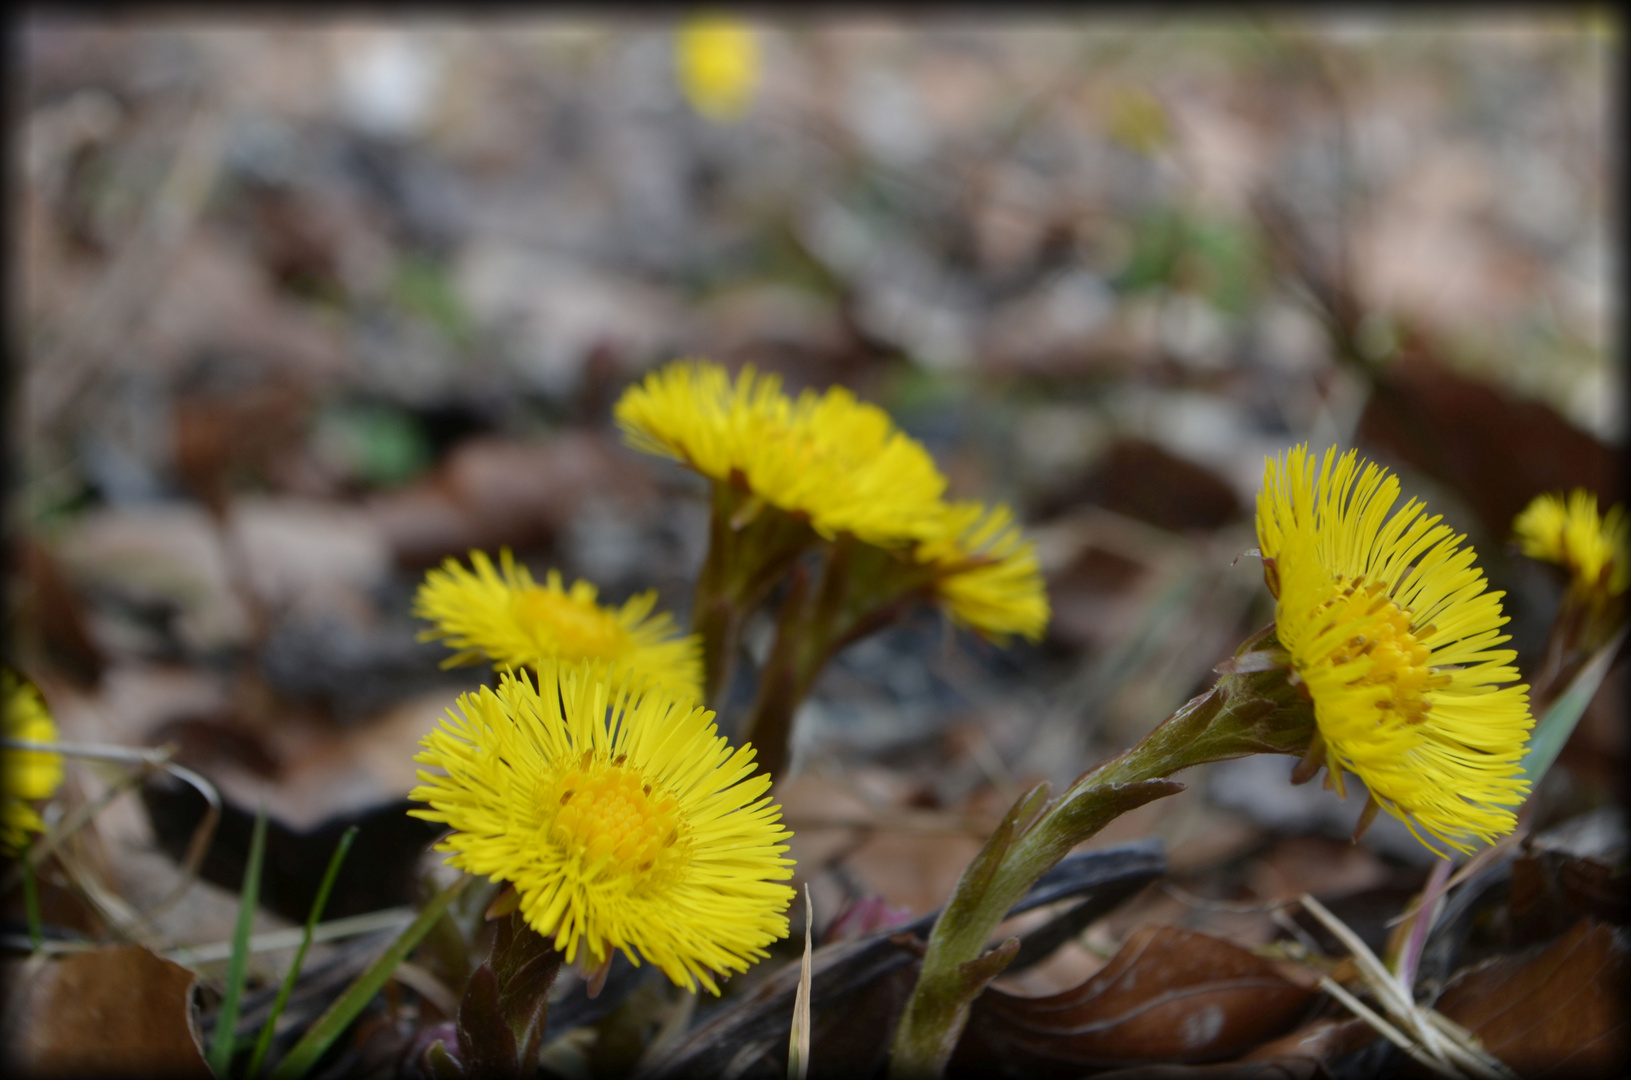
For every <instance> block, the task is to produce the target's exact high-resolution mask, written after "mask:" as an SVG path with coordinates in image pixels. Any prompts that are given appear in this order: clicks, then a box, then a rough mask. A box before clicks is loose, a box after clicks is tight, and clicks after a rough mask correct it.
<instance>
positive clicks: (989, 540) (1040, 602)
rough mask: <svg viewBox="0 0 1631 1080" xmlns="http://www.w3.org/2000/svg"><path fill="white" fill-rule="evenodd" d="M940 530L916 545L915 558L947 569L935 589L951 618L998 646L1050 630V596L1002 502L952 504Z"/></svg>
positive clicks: (1037, 636)
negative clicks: (1015, 635) (1011, 636)
mask: <svg viewBox="0 0 1631 1080" xmlns="http://www.w3.org/2000/svg"><path fill="white" fill-rule="evenodd" d="M941 530H942V531H941V533H940V535H939V536H937V537H935V538H934V539H933V540H929V541H926V542H925V543H922V544H920V545H918V549H917V560H918V562H920V563H926V564H929V565H932V566H934V567H936V568H937V569H943V570H945V571H947V573H945V575H944V576H942V577H939V578H937V579H936V581H935V584H934V589H935V592H936V594H937V595H938V596H939V597H940V599H941V601H942V602H943V603H944V604H945V605H946V607H947V609H948V610H949V611H950V613H951V617H952V619H953V620H954V621H955V622H957V623H959V624H961V625H963V626H967V627H969V628H970V629H972V630H975V631H977V632H979V633H981V634H983V635H985V636H986V637H989V638H991V639H993V640H995V641H996V642H998V643H999V644H1006V643H1007V641H1008V638H1009V636H1010V635H1012V634H1019V635H1021V636H1022V637H1025V638H1027V639H1029V640H1031V641H1040V640H1041V639H1042V635H1043V633H1044V632H1045V631H1046V630H1047V628H1048V594H1047V592H1046V591H1045V590H1044V589H1043V587H1042V572H1041V570H1040V569H1039V568H1038V566H1037V562H1036V545H1035V544H1032V543H1029V542H1028V541H1026V540H1025V539H1024V537H1023V535H1022V534H1021V532H1020V530H1019V527H1018V526H1017V525H1015V524H1014V517H1013V514H1012V513H1011V512H1010V511H1009V509H1008V507H1006V506H1003V505H1001V504H999V505H997V506H994V507H988V506H986V505H985V504H984V503H980V502H959V503H952V504H951V505H949V506H947V507H946V510H945V513H944V514H943V515H942V517H941Z"/></svg>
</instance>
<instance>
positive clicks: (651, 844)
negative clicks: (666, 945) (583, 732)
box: [546, 754, 683, 875]
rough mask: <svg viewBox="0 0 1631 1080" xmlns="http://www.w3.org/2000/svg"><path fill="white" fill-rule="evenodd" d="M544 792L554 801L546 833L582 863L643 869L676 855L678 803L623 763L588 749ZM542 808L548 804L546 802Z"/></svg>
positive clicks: (620, 871)
mask: <svg viewBox="0 0 1631 1080" xmlns="http://www.w3.org/2000/svg"><path fill="white" fill-rule="evenodd" d="M584 756H585V759H586V760H583V761H581V762H580V763H579V765H578V767H577V768H574V769H571V770H568V771H567V773H566V774H565V775H564V776H563V777H562V778H561V779H560V781H559V782H558V783H557V784H556V785H555V786H554V787H553V788H552V789H551V791H550V793H549V794H548V795H546V798H548V799H549V800H550V801H551V802H553V803H554V805H555V806H556V808H557V809H556V810H555V820H554V822H553V823H552V824H551V825H550V828H549V836H550V839H551V840H553V841H554V842H555V843H557V844H560V845H561V846H562V847H563V848H565V849H566V850H568V851H570V852H573V853H575V854H578V855H581V856H582V858H583V861H584V865H585V868H586V869H594V868H599V869H601V870H603V871H604V872H606V873H608V874H612V875H638V874H647V873H649V872H651V871H652V870H654V869H658V868H660V867H667V866H669V865H671V864H672V863H673V862H674V861H675V860H676V859H677V858H678V857H679V854H680V852H679V849H680V848H681V847H682V846H683V845H682V844H681V843H680V840H681V836H680V833H681V828H680V814H679V803H678V800H676V799H675V798H674V796H673V795H671V794H669V792H668V791H666V790H664V789H662V788H660V787H657V786H655V785H653V784H652V783H650V782H649V781H646V780H644V779H643V778H642V777H641V775H640V774H639V773H638V772H636V771H635V770H633V769H630V768H627V767H625V765H624V758H623V757H621V756H620V757H618V758H616V759H614V760H613V761H610V762H607V761H595V760H593V759H592V757H591V756H590V755H588V754H585V755H584ZM546 809H547V807H546Z"/></svg>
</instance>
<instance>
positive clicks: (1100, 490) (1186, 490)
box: [1036, 438, 1241, 532]
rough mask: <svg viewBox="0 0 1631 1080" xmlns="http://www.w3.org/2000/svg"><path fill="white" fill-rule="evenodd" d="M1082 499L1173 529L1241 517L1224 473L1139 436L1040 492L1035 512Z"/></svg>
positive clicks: (1051, 511)
mask: <svg viewBox="0 0 1631 1080" xmlns="http://www.w3.org/2000/svg"><path fill="white" fill-rule="evenodd" d="M1083 502H1094V503H1098V504H1099V505H1101V506H1103V507H1105V508H1106V509H1109V510H1114V511H1115V512H1116V513H1118V514H1125V515H1126V516H1128V517H1130V518H1135V519H1137V520H1139V521H1144V522H1148V523H1149V524H1151V525H1155V526H1158V527H1160V528H1163V529H1170V530H1172V531H1174V532H1180V531H1182V530H1185V529H1215V528H1218V527H1220V526H1222V525H1227V524H1228V523H1229V522H1231V521H1235V520H1238V519H1239V518H1240V515H1241V507H1240V500H1239V499H1238V498H1236V497H1235V489H1234V487H1233V486H1232V485H1231V484H1230V483H1229V482H1228V481H1227V480H1225V479H1224V478H1223V477H1221V476H1219V475H1218V474H1217V473H1216V472H1214V471H1213V470H1211V469H1208V468H1207V467H1206V466H1204V465H1198V464H1196V463H1195V462H1192V461H1188V460H1186V459H1184V458H1181V457H1178V456H1177V455H1176V454H1173V453H1171V452H1170V451H1168V450H1165V449H1163V448H1162V447H1160V446H1158V445H1156V444H1155V443H1153V442H1150V441H1148V440H1146V439H1138V438H1120V439H1117V440H1116V441H1115V442H1114V443H1112V444H1111V445H1110V448H1109V449H1108V450H1107V451H1106V452H1105V454H1104V456H1103V457H1102V458H1100V459H1099V460H1098V461H1097V462H1096V463H1095V464H1094V466H1093V468H1092V470H1091V471H1089V472H1087V473H1085V474H1083V475H1081V476H1079V477H1077V478H1075V479H1074V480H1071V481H1068V482H1067V483H1065V484H1063V485H1061V486H1059V487H1058V488H1057V489H1055V490H1054V491H1052V492H1050V493H1048V494H1047V495H1046V496H1044V497H1043V499H1042V500H1041V505H1040V506H1039V507H1038V509H1037V512H1036V516H1037V517H1038V518H1044V519H1045V518H1049V517H1052V516H1054V515H1056V514H1059V513H1062V512H1064V511H1066V510H1069V509H1071V508H1072V507H1074V506H1075V505H1077V504H1078V503H1083Z"/></svg>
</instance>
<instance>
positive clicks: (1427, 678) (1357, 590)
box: [1321, 576, 1450, 724]
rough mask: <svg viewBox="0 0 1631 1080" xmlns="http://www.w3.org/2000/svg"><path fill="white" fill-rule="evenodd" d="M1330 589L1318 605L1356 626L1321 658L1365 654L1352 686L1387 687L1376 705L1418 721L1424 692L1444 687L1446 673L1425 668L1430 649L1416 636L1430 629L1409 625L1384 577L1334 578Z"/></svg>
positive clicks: (1334, 619)
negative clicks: (1373, 579) (1375, 579)
mask: <svg viewBox="0 0 1631 1080" xmlns="http://www.w3.org/2000/svg"><path fill="white" fill-rule="evenodd" d="M1332 591H1333V595H1332V596H1331V598H1330V599H1329V600H1327V601H1325V603H1324V604H1323V605H1321V610H1322V611H1325V612H1326V613H1328V614H1329V616H1330V618H1331V624H1332V625H1338V626H1340V625H1355V626H1358V627H1360V628H1361V629H1360V632H1359V633H1356V634H1354V635H1353V636H1352V637H1350V638H1348V639H1347V640H1346V641H1344V642H1343V643H1342V644H1341V645H1339V646H1337V648H1336V649H1335V650H1334V651H1333V652H1332V653H1331V654H1330V655H1329V656H1328V657H1327V658H1326V662H1327V663H1330V664H1332V665H1338V664H1347V663H1350V662H1352V661H1354V660H1357V659H1359V658H1360V657H1365V658H1367V659H1368V661H1369V663H1368V664H1367V665H1366V667H1365V674H1363V675H1361V676H1360V677H1359V678H1357V679H1355V680H1354V681H1353V683H1352V685H1355V686H1386V687H1388V689H1389V694H1388V696H1387V697H1385V698H1383V699H1382V700H1381V701H1379V702H1378V703H1377V707H1378V708H1381V709H1398V710H1399V711H1400V712H1401V713H1402V714H1403V716H1404V719H1405V720H1406V721H1408V722H1409V723H1413V724H1419V723H1421V722H1422V721H1423V720H1425V719H1426V717H1427V708H1428V701H1427V699H1426V697H1425V696H1424V695H1425V692H1426V691H1428V690H1432V689H1437V688H1438V687H1442V686H1448V685H1450V676H1449V675H1447V674H1443V673H1440V672H1437V671H1434V670H1433V669H1432V668H1431V667H1429V666H1428V661H1429V660H1430V659H1432V655H1433V650H1432V649H1430V648H1428V647H1427V646H1426V645H1424V644H1422V639H1423V638H1426V637H1428V636H1429V635H1431V634H1432V632H1433V627H1431V626H1424V627H1422V628H1420V629H1415V628H1412V626H1411V623H1410V612H1409V611H1407V610H1405V609H1404V608H1401V607H1400V606H1399V605H1398V604H1396V603H1394V602H1393V599H1392V598H1391V597H1389V596H1388V595H1387V582H1385V581H1379V582H1373V583H1371V584H1369V585H1366V584H1365V579H1364V577H1363V576H1360V577H1357V578H1353V579H1351V580H1345V579H1340V578H1339V579H1338V580H1337V581H1336V582H1334V583H1333V590H1332Z"/></svg>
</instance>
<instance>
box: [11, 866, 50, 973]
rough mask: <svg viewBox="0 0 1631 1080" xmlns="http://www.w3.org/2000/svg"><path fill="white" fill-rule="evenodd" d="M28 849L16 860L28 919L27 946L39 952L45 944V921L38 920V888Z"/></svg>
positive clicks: (24, 908)
mask: <svg viewBox="0 0 1631 1080" xmlns="http://www.w3.org/2000/svg"><path fill="white" fill-rule="evenodd" d="M29 855H30V852H29V851H28V849H26V848H25V849H23V854H22V856H21V857H20V858H19V859H18V860H17V863H18V865H19V866H21V867H22V868H23V910H24V912H25V913H26V916H27V918H28V944H29V946H30V947H31V948H32V949H33V950H34V951H35V952H39V951H40V949H41V947H42V946H44V944H45V920H44V919H41V918H40V887H39V883H38V882H36V881H35V880H34V863H33V861H32V860H31V859H30V858H29Z"/></svg>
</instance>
